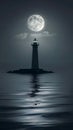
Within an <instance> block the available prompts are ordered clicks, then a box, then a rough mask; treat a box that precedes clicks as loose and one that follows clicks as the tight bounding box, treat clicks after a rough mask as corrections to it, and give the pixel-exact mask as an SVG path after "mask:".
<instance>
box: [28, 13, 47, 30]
mask: <svg viewBox="0 0 73 130" xmlns="http://www.w3.org/2000/svg"><path fill="white" fill-rule="evenodd" d="M44 27H45V20H44V18H43V17H42V16H40V15H31V16H30V17H29V18H28V28H29V29H30V30H31V31H34V32H39V31H41V30H43V28H44Z"/></svg>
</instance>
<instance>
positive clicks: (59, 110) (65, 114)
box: [0, 71, 73, 130]
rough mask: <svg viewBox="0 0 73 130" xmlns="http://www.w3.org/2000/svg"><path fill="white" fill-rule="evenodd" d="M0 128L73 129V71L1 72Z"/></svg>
mask: <svg viewBox="0 0 73 130" xmlns="http://www.w3.org/2000/svg"><path fill="white" fill-rule="evenodd" d="M0 130H73V74H72V72H67V71H66V72H65V73H64V72H60V73H59V72H57V73H56V72H55V73H51V74H40V75H19V74H7V73H0Z"/></svg>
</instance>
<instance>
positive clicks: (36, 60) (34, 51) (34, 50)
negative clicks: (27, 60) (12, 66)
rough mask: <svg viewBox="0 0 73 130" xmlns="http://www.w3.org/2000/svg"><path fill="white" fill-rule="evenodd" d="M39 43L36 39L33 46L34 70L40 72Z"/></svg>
mask: <svg viewBox="0 0 73 130" xmlns="http://www.w3.org/2000/svg"><path fill="white" fill-rule="evenodd" d="M38 46H39V44H38V41H37V40H36V39H34V41H33V44H32V69H33V70H38V69H39V61H38Z"/></svg>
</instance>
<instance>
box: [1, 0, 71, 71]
mask: <svg viewBox="0 0 73 130" xmlns="http://www.w3.org/2000/svg"><path fill="white" fill-rule="evenodd" d="M33 14H39V15H41V16H43V17H44V19H45V22H46V26H45V28H44V30H42V31H41V34H42V33H43V32H44V31H46V32H49V33H50V34H52V36H45V37H42V36H41V37H38V41H39V44H40V46H39V61H40V67H42V68H46V69H49V68H52V69H55V70H64V69H73V68H72V67H73V2H72V0H2V1H0V71H7V70H12V69H18V68H30V67H31V58H32V47H31V43H32V41H33V39H34V38H33V37H32V36H30V35H31V34H32V33H33V32H32V31H30V30H29V29H28V27H27V19H28V17H29V16H31V15H33ZM26 33H27V34H28V37H27V38H24V39H21V38H18V37H17V36H19V35H20V34H26Z"/></svg>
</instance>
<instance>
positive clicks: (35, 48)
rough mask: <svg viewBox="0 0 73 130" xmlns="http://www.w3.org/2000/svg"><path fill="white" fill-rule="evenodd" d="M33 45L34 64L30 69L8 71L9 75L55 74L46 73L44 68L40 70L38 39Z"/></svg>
mask: <svg viewBox="0 0 73 130" xmlns="http://www.w3.org/2000/svg"><path fill="white" fill-rule="evenodd" d="M31 45H32V64H31V68H30V69H28V68H27V69H19V70H13V71H8V72H7V73H17V74H33V75H35V74H43V73H53V71H50V70H49V71H46V70H43V69H42V68H39V59H38V46H39V43H38V41H37V39H36V38H35V39H34V40H33V43H32V44H31Z"/></svg>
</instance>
